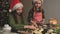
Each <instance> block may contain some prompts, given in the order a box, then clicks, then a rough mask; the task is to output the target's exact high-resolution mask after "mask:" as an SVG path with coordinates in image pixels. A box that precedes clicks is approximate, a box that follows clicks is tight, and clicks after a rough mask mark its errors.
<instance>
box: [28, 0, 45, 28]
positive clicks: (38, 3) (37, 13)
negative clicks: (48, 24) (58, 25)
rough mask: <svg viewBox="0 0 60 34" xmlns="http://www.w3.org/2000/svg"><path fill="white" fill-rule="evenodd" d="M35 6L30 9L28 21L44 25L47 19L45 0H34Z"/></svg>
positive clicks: (36, 24)
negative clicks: (43, 7) (43, 6)
mask: <svg viewBox="0 0 60 34" xmlns="http://www.w3.org/2000/svg"><path fill="white" fill-rule="evenodd" d="M32 3H33V8H32V9H31V10H30V11H29V14H28V22H31V23H33V24H34V25H35V26H36V27H38V26H39V25H43V24H44V21H45V17H44V10H43V9H42V4H43V0H33V1H32Z"/></svg>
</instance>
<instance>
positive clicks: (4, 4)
mask: <svg viewBox="0 0 60 34" xmlns="http://www.w3.org/2000/svg"><path fill="white" fill-rule="evenodd" d="M21 2H22V3H23V4H24V9H23V12H24V13H23V17H24V21H25V22H27V16H28V12H29V10H30V9H31V8H32V0H21ZM9 3H10V0H0V24H2V23H8V21H7V19H8V15H7V12H8V10H9ZM59 3H60V0H44V3H43V5H42V8H43V9H44V11H45V19H46V23H47V21H48V20H49V18H56V19H58V23H59V22H60V4H59ZM59 24H60V23H59Z"/></svg>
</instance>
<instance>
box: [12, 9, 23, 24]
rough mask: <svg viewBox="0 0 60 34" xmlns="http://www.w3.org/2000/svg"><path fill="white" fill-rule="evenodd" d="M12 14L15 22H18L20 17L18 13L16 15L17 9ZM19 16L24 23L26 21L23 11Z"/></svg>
mask: <svg viewBox="0 0 60 34" xmlns="http://www.w3.org/2000/svg"><path fill="white" fill-rule="evenodd" d="M11 14H12V16H13V18H14V20H15V23H16V24H18V20H17V19H18V17H17V15H16V14H17V13H16V10H15V11H12V13H11ZM19 16H20V17H21V22H23V23H24V20H23V15H22V13H21V14H20V15H19Z"/></svg>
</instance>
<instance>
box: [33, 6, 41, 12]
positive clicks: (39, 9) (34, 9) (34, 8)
mask: <svg viewBox="0 0 60 34" xmlns="http://www.w3.org/2000/svg"><path fill="white" fill-rule="evenodd" d="M33 11H37V12H41V11H42V7H39V8H38V10H37V9H36V7H35V5H33Z"/></svg>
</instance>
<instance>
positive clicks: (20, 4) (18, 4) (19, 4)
mask: <svg viewBox="0 0 60 34" xmlns="http://www.w3.org/2000/svg"><path fill="white" fill-rule="evenodd" d="M19 7H23V4H22V3H17V4H16V5H14V7H13V9H12V11H14V10H16V9H17V8H19Z"/></svg>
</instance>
